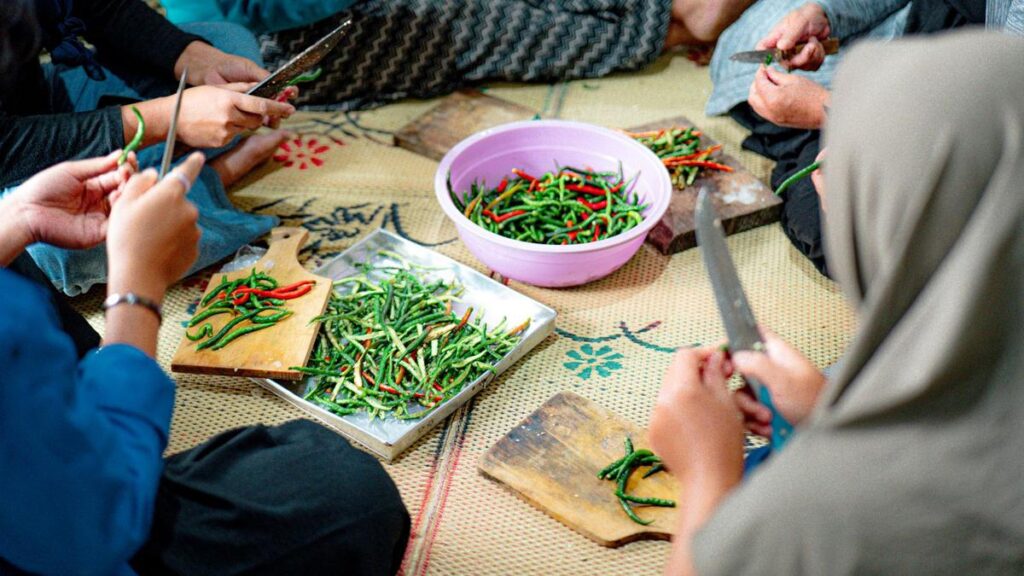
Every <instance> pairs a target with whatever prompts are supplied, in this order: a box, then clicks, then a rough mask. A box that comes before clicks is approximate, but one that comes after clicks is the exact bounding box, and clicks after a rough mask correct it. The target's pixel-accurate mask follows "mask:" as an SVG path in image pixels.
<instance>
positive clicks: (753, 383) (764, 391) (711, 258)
mask: <svg viewBox="0 0 1024 576" xmlns="http://www.w3.org/2000/svg"><path fill="white" fill-rule="evenodd" d="M695 219H696V221H697V244H698V245H699V246H700V250H701V256H702V257H703V259H704V267H705V268H707V271H708V277H709V278H710V279H711V287H712V289H713V290H714V292H715V302H717V303H718V313H719V314H720V315H721V317H722V324H724V325H725V333H726V334H727V335H728V336H729V350H730V351H732V352H738V351H740V350H755V351H763V350H764V342H763V341H762V339H761V332H760V331H759V330H758V329H757V322H756V321H755V320H754V313H753V311H751V309H750V304H749V303H748V302H747V296H746V294H744V293H743V285H742V284H740V278H739V276H738V275H737V274H736V267H735V266H733V263H732V257H731V256H730V255H729V248H728V246H727V245H726V243H725V232H724V231H723V230H722V220H721V219H720V218H719V217H718V214H717V213H716V212H715V207H714V204H713V203H712V201H711V194H710V193H708V190H707V188H705V187H701V189H700V192H699V194H698V195H697V212H696V214H695ZM745 380H746V382H747V384H748V385H750V387H751V388H752V389H753V391H754V393H755V394H756V396H757V398H758V400H760V401H761V403H762V404H764V405H765V406H767V407H768V409H769V410H771V413H772V438H771V441H772V442H771V446H772V448H773V449H776V450H777V449H779V448H782V446H783V445H784V444H785V443H786V441H787V440H789V437H790V435H792V433H793V426H792V424H790V423H789V422H787V421H786V419H785V418H783V417H782V415H781V414H779V412H778V411H777V410H776V409H775V405H774V404H772V399H771V394H770V392H769V391H768V388H767V387H765V386H763V385H762V384H761V383H760V382H758V381H757V380H755V379H753V378H745Z"/></svg>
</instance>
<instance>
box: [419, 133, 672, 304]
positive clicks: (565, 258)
mask: <svg viewBox="0 0 1024 576" xmlns="http://www.w3.org/2000/svg"><path fill="white" fill-rule="evenodd" d="M620 161H621V162H622V169H623V172H624V174H625V176H626V178H627V179H629V178H631V177H633V175H635V174H637V173H639V177H638V179H637V183H636V186H635V187H634V188H633V190H634V191H635V192H636V193H637V194H638V195H639V197H640V201H641V203H644V204H647V205H648V206H647V210H646V212H645V213H644V221H643V222H642V223H641V224H640V225H639V226H637V227H635V228H633V229H631V230H629V231H627V232H624V233H622V234H618V235H616V236H612V237H611V238H606V239H604V240H598V241H597V242H593V243H590V244H578V245H573V246H552V245H546V244H533V243H530V242H521V241H518V240H512V239H510V238H505V237H504V236H499V235H498V234H495V233H493V232H488V231H487V230H484V229H483V228H481V227H479V226H477V225H476V224H473V222H471V221H470V220H469V219H468V218H466V217H465V216H463V215H462V213H461V212H459V211H458V210H457V209H456V208H455V204H454V203H453V202H452V200H451V198H449V196H448V184H447V179H448V175H449V171H450V172H451V183H452V189H453V190H455V192H456V193H457V194H464V193H466V192H467V191H468V190H469V189H470V186H471V185H472V183H473V181H474V180H475V181H478V182H486V183H487V184H489V185H492V186H494V185H497V183H498V182H500V181H501V179H502V178H504V177H505V176H508V175H509V174H510V173H511V170H512V169H513V168H520V169H522V170H524V171H526V172H527V173H530V174H536V175H538V176H539V175H540V174H543V173H545V172H550V171H552V170H554V168H555V163H556V162H557V163H558V164H561V165H570V166H578V167H585V166H591V167H593V168H594V169H595V170H599V171H613V170H618V167H619V162H620ZM434 190H435V192H436V194H437V200H438V202H440V203H441V208H442V209H443V210H444V213H445V214H446V215H447V216H448V218H450V219H451V220H452V222H454V223H455V228H456V230H458V233H459V237H460V238H462V242H463V243H465V245H466V247H467V248H469V251H470V252H472V253H473V255H475V256H476V257H477V258H479V259H480V261H481V262H483V263H484V264H486V265H487V267H489V268H490V269H491V270H494V271H496V272H498V273H500V274H501V275H502V276H505V277H507V278H512V279H515V280H519V281H520V282H525V283H527V284H533V285H535V286H548V287H563V286H578V285H580V284H586V283H587V282H591V281H593V280H597V279H598V278H603V277H605V276H607V275H609V274H611V273H612V272H614V271H616V270H618V269H619V268H620V267H621V266H622V265H623V264H625V263H626V262H627V261H628V260H629V259H630V258H631V257H632V256H633V254H635V253H636V252H637V250H639V249H640V246H641V245H642V244H643V242H644V239H645V238H646V237H647V233H648V232H649V231H650V230H651V228H652V227H654V225H655V224H656V223H657V222H658V221H659V220H661V217H662V216H663V215H664V214H665V210H666V209H668V202H669V198H670V196H671V194H672V182H671V180H670V179H669V176H668V171H667V170H665V168H664V166H663V165H662V163H661V161H660V160H658V157H657V156H655V155H654V153H653V152H651V151H650V150H648V149H647V148H645V147H644V146H642V145H640V144H638V143H636V142H634V141H633V139H631V138H629V137H628V136H626V135H624V134H620V133H618V132H615V131H612V130H609V129H607V128H601V127H600V126H594V125H591V124H584V123H581V122H566V121H562V120H528V121H525V122H514V123H512V124H504V125H502V126H498V127H496V128H491V129H490V130H485V131H483V132H479V133H477V134H474V135H472V136H470V137H469V138H467V139H465V140H463V141H462V142H460V143H459V144H458V145H456V146H455V147H454V148H452V149H451V150H450V151H449V152H448V154H446V155H445V157H444V158H443V159H442V160H441V165H440V166H439V167H438V169H437V175H436V176H435V177H434Z"/></svg>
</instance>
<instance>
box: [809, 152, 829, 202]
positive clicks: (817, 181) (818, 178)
mask: <svg viewBox="0 0 1024 576" xmlns="http://www.w3.org/2000/svg"><path fill="white" fill-rule="evenodd" d="M825 150H828V148H822V149H821V151H820V152H818V155H817V156H816V157H815V158H814V161H815V162H822V161H823V160H824V159H825V156H826V154H825ZM821 166H824V164H823V163H822V164H821ZM811 182H813V183H814V191H815V192H817V193H818V203H819V204H821V211H822V212H824V211H825V175H824V174H823V173H822V172H821V168H820V167H819V168H818V169H817V170H815V171H814V172H811Z"/></svg>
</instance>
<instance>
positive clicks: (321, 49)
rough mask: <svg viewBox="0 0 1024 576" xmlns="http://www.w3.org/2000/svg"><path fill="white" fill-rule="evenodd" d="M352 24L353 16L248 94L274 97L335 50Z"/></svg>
mask: <svg viewBox="0 0 1024 576" xmlns="http://www.w3.org/2000/svg"><path fill="white" fill-rule="evenodd" d="M351 24H352V19H351V18H346V19H345V20H344V21H343V22H342V23H341V24H339V25H338V27H337V28H335V29H334V30H332V31H331V32H329V33H328V34H327V35H326V36H324V37H323V38H321V39H319V40H317V41H316V43H315V44H313V45H312V46H310V47H309V48H306V49H305V50H303V51H302V53H301V54H299V55H298V56H296V57H295V58H292V59H291V60H289V61H288V63H287V64H285V65H284V66H281V67H280V68H278V69H277V70H276V71H275V72H274V73H273V74H271V75H270V76H267V77H266V78H264V79H263V81H262V82H260V83H259V84H257V85H256V86H253V87H252V88H251V89H250V90H249V91H248V92H246V94H249V95H250V96H258V97H260V98H273V97H274V96H276V95H277V94H278V93H279V92H281V90H284V89H285V87H286V86H288V82H289V81H291V80H293V79H295V78H296V77H298V76H299V75H300V74H302V73H304V72H306V71H308V70H310V69H312V68H313V67H314V66H316V65H317V64H318V63H319V62H320V61H321V60H323V58H324V56H327V54H328V53H329V52H330V51H331V50H334V47H335V46H337V45H338V41H339V40H341V37H342V36H343V35H344V34H345V30H347V29H348V27H349V26H350V25H351Z"/></svg>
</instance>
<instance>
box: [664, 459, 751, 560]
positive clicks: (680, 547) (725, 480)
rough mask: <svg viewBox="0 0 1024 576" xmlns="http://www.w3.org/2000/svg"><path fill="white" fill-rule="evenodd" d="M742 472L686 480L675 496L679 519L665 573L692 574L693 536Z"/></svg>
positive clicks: (730, 489)
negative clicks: (688, 481)
mask: <svg viewBox="0 0 1024 576" xmlns="http://www.w3.org/2000/svg"><path fill="white" fill-rule="evenodd" d="M741 477H742V472H740V473H739V474H734V475H729V476H723V477H721V478H716V479H703V480H698V481H694V482H690V483H689V484H687V485H686V487H685V488H684V489H683V490H682V493H681V494H680V496H679V504H678V509H679V511H680V514H679V520H678V523H677V524H676V531H675V535H674V536H673V538H672V552H671V554H670V556H669V560H668V564H667V565H666V566H665V574H666V575H667V576H696V575H697V567H696V564H695V562H694V560H693V548H692V545H693V537H694V536H695V535H696V534H697V532H698V531H699V530H700V529H701V527H702V526H704V524H705V523H707V521H708V519H710V518H711V516H712V515H713V514H714V512H715V510H716V509H717V508H718V506H719V504H721V502H722V500H723V499H725V497H726V496H727V495H728V494H729V492H731V491H732V490H733V489H734V488H735V487H736V486H738V485H739V483H740V479H741Z"/></svg>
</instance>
